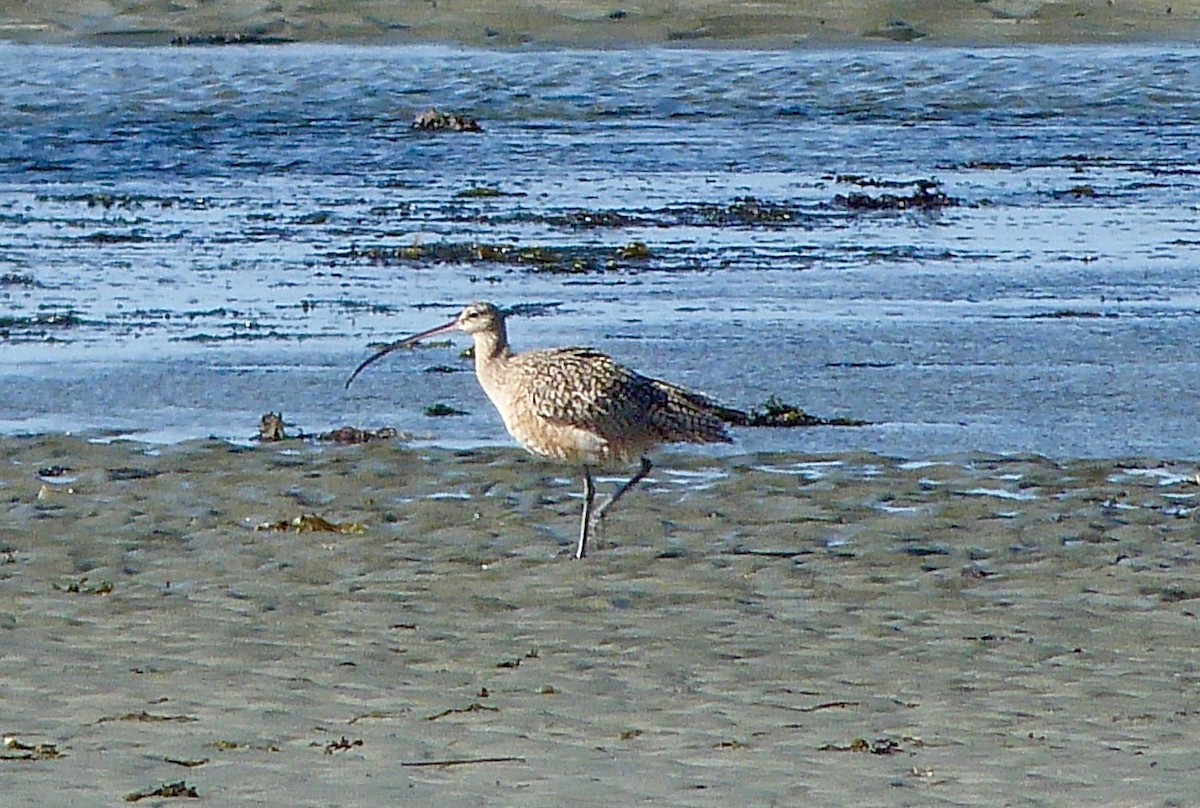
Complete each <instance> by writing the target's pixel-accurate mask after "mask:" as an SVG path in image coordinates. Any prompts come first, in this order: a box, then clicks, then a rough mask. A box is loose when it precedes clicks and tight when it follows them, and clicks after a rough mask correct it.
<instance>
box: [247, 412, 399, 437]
mask: <svg viewBox="0 0 1200 808" xmlns="http://www.w3.org/2000/svg"><path fill="white" fill-rule="evenodd" d="M289 428H293V429H296V430H297V431H295V432H294V433H291V434H289V432H288V429H289ZM399 437H405V438H407V436H401V434H400V433H399V432H397V431H396V430H395V429H393V428H392V427H382V428H380V429H359V428H358V427H354V426H342V427H338V428H337V429H332V430H329V431H327V432H316V433H306V432H305V431H304V430H303V429H299V428H298V427H296V426H295V425H294V424H289V423H287V422H286V421H284V420H283V413H281V412H268V413H264V414H263V416H262V419H261V420H260V421H259V425H258V434H257V435H255V436H254V440H256V441H259V442H261V443H276V442H279V441H285V440H316V441H322V442H327V443H338V444H342V445H353V444H360V443H370V442H371V441H379V440H392V439H394V438H399Z"/></svg>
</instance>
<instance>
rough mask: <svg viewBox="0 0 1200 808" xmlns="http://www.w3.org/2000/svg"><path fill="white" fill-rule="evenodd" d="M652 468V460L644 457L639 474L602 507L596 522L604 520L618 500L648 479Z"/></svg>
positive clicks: (597, 514)
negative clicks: (647, 476)
mask: <svg viewBox="0 0 1200 808" xmlns="http://www.w3.org/2000/svg"><path fill="white" fill-rule="evenodd" d="M652 468H654V464H653V463H651V462H650V458H648V457H643V458H642V467H641V468H640V469H638V473H637V474H635V475H633V476H632V477H631V478H629V482H627V483H625V484H624V485H623V486H621V487H620V488H618V489H617V493H615V494H613V495H612V497H611V498H610V499H609V500H608V501H607V502H605V503H604V504H603V505H601V506H600V510H598V511H596V521H597V522H599V521H600V520H601V519H603V518H604V514H606V513H608V509H609V508H611V507H612V506H613V505H616V504H617V500H619V499H620V498H621V497H623V496H625V494H626V492H628V491H629V489H631V488H633V487H634V486H635V485H637V484H638V483H640V482H641V481H642V480H644V479H645V478H646V475H647V474H649V473H650V469H652Z"/></svg>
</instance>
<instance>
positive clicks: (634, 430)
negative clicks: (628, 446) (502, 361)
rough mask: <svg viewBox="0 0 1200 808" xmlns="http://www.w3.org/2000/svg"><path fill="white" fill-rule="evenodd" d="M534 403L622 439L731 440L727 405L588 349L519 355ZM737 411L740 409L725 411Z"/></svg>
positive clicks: (542, 411) (560, 418)
mask: <svg viewBox="0 0 1200 808" xmlns="http://www.w3.org/2000/svg"><path fill="white" fill-rule="evenodd" d="M516 359H517V362H516V365H517V368H518V369H517V372H518V373H520V374H521V375H522V376H525V377H527V379H528V381H529V385H528V387H527V388H526V389H528V390H529V391H530V393H529V403H530V405H531V407H532V408H533V409H534V411H535V412H536V413H537V414H538V415H539V416H541V417H543V418H546V419H548V420H550V421H553V422H556V423H561V424H567V425H570V426H574V427H578V428H581V429H586V430H589V431H592V432H595V433H597V434H599V435H602V436H603V437H605V438H607V439H609V440H612V441H615V442H619V441H630V440H634V441H636V442H645V443H675V442H689V443H713V442H728V441H729V436H728V435H727V434H726V432H725V426H724V423H723V420H722V418H721V415H720V413H721V411H723V410H724V408H721V407H719V406H718V405H716V404H714V403H713V402H712V401H710V400H709V399H707V398H705V397H704V396H701V395H699V394H698V393H692V392H690V391H687V390H684V389H682V388H680V387H676V386H675V385H672V384H668V383H667V382H661V381H658V380H657V379H651V378H649V377H647V376H643V375H641V374H640V373H635V372H634V371H632V370H629V369H628V368H626V367H624V366H622V365H619V364H617V363H616V362H614V361H613V360H612V358H611V357H609V356H607V355H605V354H602V353H600V352H599V351H594V350H591V349H589V348H562V349H558V350H550V351H535V352H532V353H528V354H522V355H520V356H518V357H516ZM726 412H730V413H734V412H736V411H735V410H726Z"/></svg>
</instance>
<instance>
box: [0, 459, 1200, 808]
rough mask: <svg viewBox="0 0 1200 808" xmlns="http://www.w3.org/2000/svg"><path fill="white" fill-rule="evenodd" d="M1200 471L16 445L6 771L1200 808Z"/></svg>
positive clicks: (559, 796)
mask: <svg viewBox="0 0 1200 808" xmlns="http://www.w3.org/2000/svg"><path fill="white" fill-rule="evenodd" d="M1196 471H1197V470H1196V468H1195V466H1193V465H1162V464H1159V463H1156V462H1147V461H1141V460H1136V459H1131V460H1128V461H1071V462H1061V463H1060V462H1050V461H1046V460H1042V459H1038V458H1026V459H1011V458H1010V459H1001V458H995V457H985V456H956V457H947V458H944V459H941V460H938V461H935V462H900V461H894V460H890V459H887V458H884V457H880V456H874V455H840V456H824V457H815V456H802V455H780V454H771V455H766V454H764V455H742V456H735V457H726V458H721V459H719V460H713V459H707V458H700V457H695V456H690V455H668V456H666V457H664V458H663V460H662V464H661V466H660V467H659V468H656V470H655V472H654V474H653V480H652V481H651V483H650V484H649V485H648V486H647V487H646V488H645V490H639V491H638V492H636V494H635V495H632V496H631V497H630V498H629V500H628V501H627V503H623V508H622V509H621V510H619V511H618V512H615V513H614V514H613V518H612V520H611V521H610V522H609V523H608V524H607V525H606V530H605V532H604V534H603V535H602V537H601V541H600V542H599V544H598V546H597V548H596V553H595V556H594V558H590V559H588V560H587V561H586V562H585V563H578V562H575V561H573V560H572V559H570V558H568V557H567V555H566V554H567V553H569V550H570V545H571V540H572V535H573V533H574V523H575V517H576V514H577V510H578V505H577V502H578V501H577V496H578V494H577V492H576V488H577V484H576V481H575V480H573V479H568V478H567V477H566V476H564V472H563V470H562V469H561V468H559V467H554V466H547V465H542V464H541V463H539V462H538V461H536V460H533V459H531V458H527V457H525V456H524V455H521V454H519V453H517V452H516V451H511V450H478V451H470V452H461V453H454V452H450V451H445V450H436V451H435V450H428V451H426V450H420V451H416V450H411V449H407V448H398V447H396V446H395V445H370V446H366V447H352V448H318V447H310V446H307V445H302V444H290V445H282V446H269V447H267V446H264V447H258V448H244V447H235V446H230V445H227V444H224V443H216V442H200V443H183V444H176V445H172V446H166V447H155V448H147V447H146V446H145V445H143V444H134V443H110V444H100V443H91V442H87V441H84V440H81V439H77V438H71V437H44V438H32V439H20V438H11V439H5V440H3V441H2V442H0V498H2V502H3V504H2V505H0V509H2V513H3V516H2V518H0V593H2V599H0V642H2V643H3V648H4V654H3V656H2V658H0V723H2V724H3V732H4V734H5V736H7V737H8V738H9V739H10V740H9V741H7V742H6V748H5V749H4V750H0V751H3V753H4V758H5V759H4V760H2V761H0V777H2V778H3V783H4V786H3V788H4V791H5V795H6V797H5V799H6V800H8V801H11V803H10V804H14V805H16V804H26V805H32V804H63V805H65V804H71V805H101V804H105V805H111V804H114V803H118V802H120V801H121V800H122V799H124V798H126V797H132V796H136V795H137V794H139V793H145V792H146V791H151V790H154V789H156V788H159V787H160V786H162V785H164V784H170V783H175V782H178V781H180V780H183V781H185V782H186V784H187V786H188V787H189V788H192V789H195V791H196V792H197V793H198V794H199V796H200V797H201V798H202V799H204V800H205V804H208V805H280V804H289V805H314V806H315V805H386V804H399V803H400V802H402V801H403V802H406V803H407V802H411V803H413V804H425V805H484V804H491V805H544V806H568V805H580V806H583V805H601V804H603V805H633V804H658V805H681V806H688V805H722V806H727V805H736V804H746V805H769V804H777V805H801V804H809V805H835V804H854V805H884V804H887V805H999V804H1005V805H1062V804H1067V803H1071V804H1077V805H1084V804H1089V805H1101V804H1103V805H1182V804H1186V803H1188V802H1190V801H1191V800H1192V799H1193V797H1194V795H1195V794H1196V793H1197V787H1198V786H1200V764H1198V763H1197V758H1196V754H1195V750H1196V749H1197V748H1198V746H1200V715H1198V710H1200V707H1198V706H1197V700H1196V699H1197V696H1196V693H1197V685H1198V683H1200V671H1198V670H1197V658H1196V652H1195V646H1196V643H1195V640H1196V632H1197V617H1196V612H1197V609H1198V608H1200V584H1197V582H1196V575H1195V563H1196V558H1197V539H1198V538H1200V532H1198V523H1197V516H1196V511H1195V507H1196V498H1197V496H1198V495H1200V486H1198V485H1197V480H1196ZM303 513H316V514H319V515H320V516H322V517H323V518H324V519H327V520H329V521H330V522H333V523H338V524H343V525H350V526H351V527H350V528H349V531H350V532H346V533H329V532H325V533H322V532H293V531H279V530H261V529H256V527H257V526H259V525H262V524H269V523H276V522H280V521H283V520H290V519H293V518H295V517H297V516H300V515H301V514H303ZM359 528H361V531H360V532H356V531H358V529H359ZM39 744H51V745H53V749H54V750H55V751H56V752H57V756H53V755H38V754H35V753H34V752H22V749H23V747H29V746H37V745H39ZM23 758H33V759H23Z"/></svg>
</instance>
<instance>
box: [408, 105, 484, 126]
mask: <svg viewBox="0 0 1200 808" xmlns="http://www.w3.org/2000/svg"><path fill="white" fill-rule="evenodd" d="M412 128H413V129H419V130H421V131H422V132H482V131H483V127H482V126H480V125H479V121H477V120H475V119H474V118H470V117H468V116H466V115H457V114H455V113H447V112H440V111H438V110H437V109H434V108H433V107H430V108H429V109H427V110H425V111H424V112H422V113H421V114H420V115H418V116H417V117H416V119H415V120H413V122H412Z"/></svg>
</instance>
